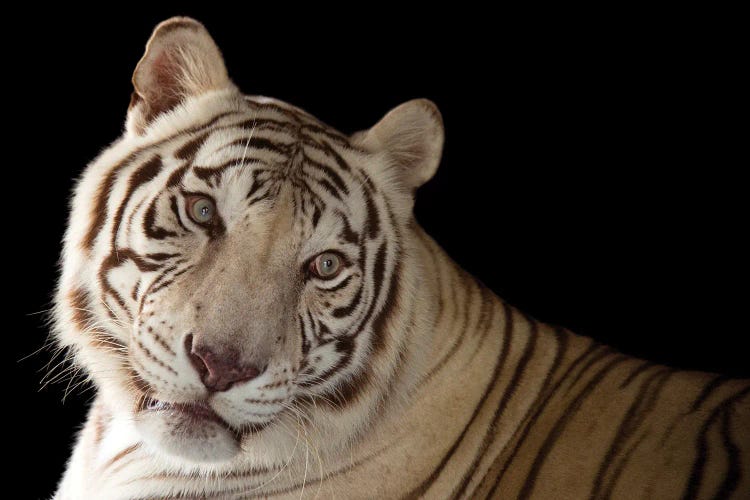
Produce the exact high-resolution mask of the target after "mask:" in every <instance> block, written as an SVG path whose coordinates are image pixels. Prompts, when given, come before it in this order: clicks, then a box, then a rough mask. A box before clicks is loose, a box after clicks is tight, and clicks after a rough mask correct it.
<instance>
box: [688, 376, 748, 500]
mask: <svg viewBox="0 0 750 500" xmlns="http://www.w3.org/2000/svg"><path fill="white" fill-rule="evenodd" d="M748 394H750V386H748V387H745V389H743V390H742V391H740V392H738V393H737V394H735V395H733V396H730V397H728V398H726V399H725V400H724V401H722V402H721V404H719V405H717V406H716V407H715V408H714V410H713V411H712V412H711V414H710V415H709V416H708V418H707V419H706V421H705V422H704V423H703V425H702V426H701V430H700V433H699V434H698V439H697V441H696V444H695V455H696V456H695V461H694V462H693V467H692V469H691V471H690V477H689V478H688V481H687V485H686V486H685V493H684V494H683V496H682V498H683V500H692V499H695V498H698V493H699V492H700V489H701V484H702V483H703V472H704V469H705V467H706V460H707V458H708V454H707V450H706V449H707V447H708V445H707V441H708V438H707V435H708V431H709V429H710V428H711V425H712V424H713V422H714V420H715V419H716V418H718V417H719V416H720V415H722V414H723V412H724V411H725V410H727V409H728V408H729V407H730V406H731V405H733V404H734V403H735V402H736V401H739V400H740V399H742V398H743V397H745V396H746V395H748ZM725 446H726V445H725ZM730 453H731V452H730ZM724 482H726V478H725V480H724ZM724 482H722V486H721V487H720V488H725V487H726V488H730V487H734V485H732V484H731V483H732V482H733V480H730V483H728V484H727V485H725V484H724ZM715 498H721V497H715Z"/></svg>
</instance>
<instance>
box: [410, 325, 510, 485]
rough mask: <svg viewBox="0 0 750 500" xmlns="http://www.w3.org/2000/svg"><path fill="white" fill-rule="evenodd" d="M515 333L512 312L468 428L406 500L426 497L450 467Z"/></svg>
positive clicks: (487, 395) (506, 355) (493, 384)
mask: <svg viewBox="0 0 750 500" xmlns="http://www.w3.org/2000/svg"><path fill="white" fill-rule="evenodd" d="M513 332H514V324H513V314H512V310H511V314H510V315H507V316H506V317H505V326H504V331H503V346H502V349H501V351H500V356H499V357H498V358H497V362H496V363H495V367H494V368H493V370H492V376H491V377H490V379H489V381H488V382H487V385H486V386H485V388H484V392H483V393H482V397H481V398H479V401H478V402H477V404H476V406H475V407H474V411H473V412H472V414H471V418H469V421H468V422H467V423H466V426H464V429H463V430H462V431H461V434H460V435H459V436H458V438H457V439H456V440H455V441H454V442H453V445H452V446H451V447H450V448H449V449H448V451H447V452H446V454H445V455H443V458H442V459H441V460H440V462H439V463H438V465H437V467H435V469H434V470H433V471H432V474H430V475H429V477H428V478H427V479H425V480H424V481H422V482H421V483H420V484H419V486H417V487H416V488H414V489H413V490H411V491H410V492H409V493H407V494H406V495H405V496H404V498H418V497H421V496H422V495H424V494H425V493H426V492H427V490H429V489H430V487H431V486H432V484H433V483H434V482H435V481H436V480H437V479H438V477H439V476H440V473H441V472H442V471H443V469H444V468H445V466H446V465H448V462H449V461H450V459H451V457H453V454H454V453H455V452H456V450H457V449H458V447H459V446H460V445H461V443H462V442H463V440H464V437H466V434H467V433H468V432H469V429H471V427H472V425H473V424H474V421H475V420H476V419H477V416H478V415H479V412H480V411H481V409H482V407H483V406H484V403H485V402H486V401H487V398H488V397H489V395H490V393H491V392H492V390H493V389H495V387H496V386H497V381H498V380H499V379H500V373H501V371H502V368H503V366H504V365H505V361H506V359H507V357H508V351H509V350H510V343H511V338H512V337H513Z"/></svg>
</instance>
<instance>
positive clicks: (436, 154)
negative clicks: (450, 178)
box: [352, 99, 445, 190]
mask: <svg viewBox="0 0 750 500" xmlns="http://www.w3.org/2000/svg"><path fill="white" fill-rule="evenodd" d="M444 135H445V134H444V129H443V119H442V117H441V115H440V111H438V108H437V106H435V104H434V103H433V102H432V101H430V100H428V99H414V100H412V101H408V102H405V103H403V104H401V105H400V106H397V107H395V108H394V109H392V110H391V111H389V112H388V114H386V115H385V116H384V117H383V118H382V119H381V120H380V121H379V122H378V123H377V124H375V126H374V127H372V128H370V129H369V130H366V131H364V132H359V133H357V134H355V135H354V136H353V137H352V140H353V141H354V142H356V143H358V145H359V146H361V147H364V148H365V149H367V150H369V151H371V152H385V153H386V154H387V155H388V156H389V157H390V159H391V161H392V163H393V167H394V168H396V169H397V175H398V177H399V178H400V179H401V181H402V183H403V184H404V186H405V187H406V188H408V189H411V190H415V189H416V188H418V187H419V186H421V185H422V184H424V183H425V182H427V181H428V180H430V179H431V178H432V176H433V175H435V172H436V171H437V168H438V165H439V164H440V158H441V155H442V152H443V141H444Z"/></svg>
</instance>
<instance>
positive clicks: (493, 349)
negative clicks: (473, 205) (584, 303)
mask: <svg viewBox="0 0 750 500" xmlns="http://www.w3.org/2000/svg"><path fill="white" fill-rule="evenodd" d="M301 84H303V83H301ZM133 86H134V91H133V96H132V100H131V103H130V107H129V109H128V112H127V118H126V123H125V130H124V133H123V135H122V137H121V138H120V139H118V140H117V141H116V142H114V143H113V144H112V145H111V146H110V147H108V148H107V149H106V150H104V151H103V152H102V153H101V154H100V156H99V157H98V158H97V159H96V160H95V161H93V162H92V163H91V164H90V165H89V166H88V167H87V168H86V169H85V171H84V173H83V175H82V177H81V179H80V180H79V182H78V184H77V186H76V188H75V193H74V196H73V203H72V210H71V214H70V219H69V225H68V230H67V233H66V236H65V241H64V249H63V259H62V262H63V266H62V272H61V277H60V281H59V286H58V290H57V295H56V310H55V316H56V325H55V333H56V338H57V340H58V342H59V344H60V345H61V346H64V347H66V348H67V349H69V351H70V352H71V353H72V354H73V358H74V362H75V363H76V364H77V365H79V366H80V367H82V368H83V369H85V371H86V372H87V374H88V375H89V377H90V379H91V381H92V383H93V384H94V386H95V387H96V391H97V393H96V394H97V395H96V398H95V400H94V401H93V403H92V405H91V408H90V412H89V415H88V419H87V421H86V424H85V426H84V428H83V430H82V431H81V432H80V434H79V436H78V439H77V443H76V445H75V448H74V450H73V454H72V456H71V459H70V461H69V462H68V466H67V470H66V472H65V475H64V476H63V479H62V480H61V482H60V485H59V488H58V491H57V493H56V495H55V498H57V499H61V500H62V499H89V498H91V499H102V498H107V499H132V498H138V499H156V498H212V499H218V498H221V499H224V498H243V499H244V498H256V497H258V498H284V497H289V498H303V497H318V496H322V497H324V498H401V497H408V498H417V497H425V498H495V497H497V498H595V499H596V498H641V497H651V498H660V499H666V498H709V497H714V496H719V497H722V498H742V497H744V498H747V492H748V491H750V473H749V472H748V469H749V468H750V429H748V427H749V426H748V422H750V383H748V381H742V380H731V379H728V378H724V377H719V376H715V375H710V374H703V373H697V372H686V371H678V370H675V369H672V368H668V367H664V366H660V365H656V364H653V363H649V362H646V361H642V360H638V359H634V358H630V357H627V356H624V355H622V354H619V353H617V352H615V351H614V350H612V349H609V348H607V347H606V346H602V345H600V344H597V343H596V342H594V341H592V340H590V339H586V338H583V337H580V336H577V335H575V334H573V333H570V332H568V331H566V330H564V329H561V328H554V327H551V326H548V325H545V324H542V323H539V322H537V321H535V320H533V319H531V318H529V317H528V316H525V315H524V314H522V313H521V312H519V311H517V310H515V309H514V308H513V307H511V306H510V305H508V304H507V303H505V302H503V301H502V300H501V299H499V298H498V297H497V296H495V295H494V294H493V293H492V292H491V291H490V290H488V289H487V288H486V287H484V286H483V285H482V284H481V283H480V282H479V281H477V280H476V279H474V278H472V277H471V276H470V275H468V274H467V273H466V272H464V271H463V270H461V269H460V268H459V267H458V266H457V265H456V264H455V263H454V262H453V261H451V260H450V258H449V257H448V256H447V255H446V254H445V253H444V252H443V250H442V249H441V248H440V247H439V246H438V245H437V244H436V243H435V242H434V241H433V240H432V239H431V238H430V237H429V236H428V235H427V234H426V233H425V232H424V231H423V230H422V229H421V228H420V226H419V225H418V223H417V222H416V220H415V219H414V216H413V214H412V209H413V204H414V195H415V192H416V190H417V188H418V187H419V186H421V185H422V184H424V183H425V182H427V181H428V180H429V179H430V178H431V177H432V176H433V175H434V173H435V171H436V169H437V167H438V164H439V161H440V156H441V152H442V146H443V123H442V120H441V117H440V113H439V112H438V110H437V108H436V106H435V105H434V104H433V103H431V102H430V101H427V100H414V101H410V102H407V103H405V104H402V105H400V106H398V107H396V108H395V109H393V110H392V111H390V112H389V113H388V114H386V115H385V116H384V117H383V118H382V120H380V121H379V122H378V123H377V124H375V125H374V126H373V127H371V128H370V129H367V130H365V131H362V132H357V133H354V134H343V133H341V132H339V131H337V130H335V129H333V128H331V127H329V126H327V125H325V124H324V123H322V122H320V121H319V120H317V119H316V118H315V117H313V116H311V115H310V114H308V113H306V112H305V111H303V110H301V109H299V108H296V107H294V106H292V105H290V104H286V103H284V102H281V101H278V100H275V99H270V98H265V97H258V96H249V95H244V94H242V93H241V92H240V91H239V90H238V89H237V87H235V85H234V84H233V83H232V82H231V80H230V79H229V77H228V74H227V70H226V68H225V66H224V62H223V59H222V56H221V53H220V52H219V49H218V48H217V46H216V44H215V43H214V41H213V40H212V38H211V37H210V35H209V34H208V32H207V31H206V29H205V28H204V27H203V25H201V24H200V23H199V22H197V21H195V20H192V19H189V18H172V19H169V20H167V21H165V22H163V23H161V24H160V25H158V26H157V27H156V29H155V31H154V33H153V35H152V37H151V39H150V40H149V41H148V44H147V46H146V51H145V54H144V56H143V58H142V59H141V61H140V62H139V63H138V65H137V67H136V68H135V72H134V74H133ZM466 168H473V167H471V166H466Z"/></svg>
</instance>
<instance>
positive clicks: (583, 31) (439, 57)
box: [2, 7, 750, 498]
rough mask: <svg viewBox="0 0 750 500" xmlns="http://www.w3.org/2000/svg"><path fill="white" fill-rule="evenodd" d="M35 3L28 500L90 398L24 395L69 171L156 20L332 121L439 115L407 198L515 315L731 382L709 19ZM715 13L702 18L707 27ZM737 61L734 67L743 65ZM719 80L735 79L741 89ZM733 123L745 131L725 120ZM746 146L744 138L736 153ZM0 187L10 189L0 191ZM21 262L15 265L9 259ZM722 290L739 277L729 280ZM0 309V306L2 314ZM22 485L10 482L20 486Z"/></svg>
mask: <svg viewBox="0 0 750 500" xmlns="http://www.w3.org/2000/svg"><path fill="white" fill-rule="evenodd" d="M207 10H209V11H208V12H203V11H199V10H194V9H193V10H190V9H182V10H165V11H164V12H158V11H154V10H153V8H151V9H150V10H149V12H148V13H145V12H138V11H137V10H128V11H125V10H123V11H121V12H114V13H112V12H110V13H104V12H95V11H93V12H92V11H90V10H89V11H87V12H86V13H85V15H84V14H83V13H80V12H75V11H62V10H61V11H59V12H58V11H49V10H45V11H44V13H34V15H33V16H32V15H28V16H25V17H24V15H22V14H19V15H18V17H17V18H15V19H8V20H7V21H6V22H9V23H18V25H19V26H22V27H24V33H25V35H23V36H21V37H16V38H14V39H13V40H12V41H11V42H8V43H6V46H7V47H9V48H8V50H7V53H6V54H5V59H4V64H5V65H6V68H7V71H6V73H5V83H4V85H5V86H6V91H5V92H4V95H5V104H6V109H10V116H6V117H5V120H6V125H7V124H8V123H10V124H12V126H13V130H14V131H17V133H14V134H12V135H11V141H10V142H6V143H5V149H6V151H7V150H8V149H11V150H13V151H14V152H15V153H14V156H11V157H10V159H8V158H9V157H8V156H5V159H6V161H7V162H8V163H7V164H6V165H5V171H6V174H7V175H10V178H9V179H8V177H6V183H7V184H6V186H5V190H4V192H5V195H6V196H7V198H6V199H5V203H3V204H2V206H3V208H4V209H5V215H6V221H10V222H11V228H12V230H11V231H10V232H9V234H10V233H11V232H12V236H10V237H9V236H5V237H6V238H9V239H6V240H4V242H5V244H4V245H3V250H4V252H6V253H7V256H6V258H5V262H6V263H9V264H8V266H7V268H6V274H5V285H6V291H11V292H12V293H10V294H9V302H8V305H7V307H9V315H10V318H11V321H12V327H11V328H9V329H6V331H5V332H4V333H5V338H6V339H10V345H8V344H6V346H5V349H6V353H7V354H9V361H8V366H9V367H10V370H11V375H10V378H6V381H7V384H8V385H11V386H12V387H13V389H14V392H15V395H14V398H13V399H7V400H6V401H5V405H6V407H5V408H6V412H7V413H8V414H10V415H12V416H13V417H14V419H15V421H16V422H15V423H16V426H15V427H14V428H13V429H15V430H14V431H13V432H12V434H14V435H13V436H11V437H12V438H13V439H12V440H11V443H12V445H11V446H13V447H14V455H13V456H15V457H18V460H17V462H16V465H17V466H18V468H19V471H25V472H24V473H28V471H30V470H31V471H34V472H33V473H34V475H35V477H36V479H35V480H33V481H31V482H26V483H25V485H26V486H27V487H28V488H29V491H28V498H43V497H45V496H48V495H49V494H50V493H51V492H52V490H53V488H54V484H55V482H56V481H57V479H58V478H59V476H60V474H61V473H62V470H63V464H64V460H65V459H66V457H67V456H68V454H69V446H70V444H71V443H72V439H73V436H72V435H73V432H74V429H76V428H77V427H78V425H79V424H80V423H81V422H82V420H83V417H84V410H85V406H86V404H87V402H88V401H89V400H90V398H91V395H92V391H87V392H85V393H81V391H80V390H79V391H77V392H76V393H75V394H74V395H72V396H70V397H69V398H68V400H67V401H66V402H65V404H62V403H61V399H62V395H63V392H64V390H65V384H58V385H52V386H50V387H47V388H45V389H43V390H41V391H39V381H40V379H41V378H42V375H43V373H44V365H45V364H46V363H47V362H48V361H49V359H50V356H51V354H50V351H42V352H40V353H39V354H36V355H32V356H30V357H28V358H27V359H25V360H23V361H20V362H19V360H20V359H21V358H24V357H25V356H27V355H29V354H31V353H33V352H34V351H36V350H37V349H38V348H39V347H40V346H42V344H43V343H44V342H45V338H46V335H47V328H46V327H45V325H44V315H43V314H36V313H38V312H40V311H44V310H46V309H47V308H48V307H49V304H50V303H49V299H50V296H51V293H52V290H53V287H54V283H55V276H56V262H57V258H58V254H59V247H60V245H59V242H60V239H61V237H62V234H63V230H64V224H65V219H66V210H67V208H66V207H67V200H68V195H69V192H70V190H71V188H72V186H73V182H74V179H75V178H76V176H77V175H78V174H79V173H80V172H81V170H82V169H83V167H84V166H85V165H86V163H87V162H89V161H90V160H92V159H93V158H94V157H95V156H96V154H97V153H98V152H99V151H100V150H101V149H102V148H104V147H105V146H106V145H107V144H108V143H110V142H111V141H112V140H114V139H115V138H116V137H117V136H118V135H119V133H120V131H121V128H122V123H123V121H124V115H125V110H126V107H127V104H128V101H129V96H130V91H131V87H130V76H131V74H132V70H133V68H134V67H135V64H136V63H137V61H138V59H139V58H140V56H141V54H142V51H143V47H144V44H145V42H146V40H147V38H148V36H149V34H150V32H151V30H152V28H153V26H154V25H155V24H156V23H157V22H158V21H160V20H162V19H164V18H166V17H169V16H171V15H174V14H177V13H186V14H189V15H192V16H194V17H196V18H198V19H199V20H201V21H203V22H204V23H205V24H206V26H207V27H208V29H209V31H210V32H211V33H212V34H213V35H214V37H215V39H216V41H217V43H218V44H219V46H220V47H221V49H222V50H223V52H224V55H225V59H226V63H227V67H228V68H229V72H230V76H231V77H232V78H233V79H234V80H235V82H236V83H237V84H238V85H239V86H240V87H241V88H242V89H243V90H244V91H245V92H247V93H253V94H265V95H270V96H274V97H277V98H280V99H283V100H285V101H289V102H291V103H293V104H296V105H298V106H300V107H302V108H304V109H306V110H308V111H309V112H311V113H313V114H314V115H316V116H318V117H319V118H320V119H322V120H323V121H325V122H328V123H329V124H330V125H333V126H334V127H336V128H339V129H340V130H343V131H347V132H350V131H355V130H359V129H363V128H367V127H369V126H370V125H372V124H374V123H375V122H376V121H377V120H378V119H379V118H380V117H381V116H382V115H383V114H384V113H385V112H386V111H388V110H389V109H390V108H392V107H394V106H396V105H398V104H399V103H401V102H403V101H406V100H408V99H412V98H415V97H427V98H429V99H432V100H433V101H434V102H435V103H437V105H438V106H439V108H440V109H441V111H442V113H443V117H444V120H445V125H446V138H447V139H446V146H445V154H444V159H443V162H442V165H441V168H440V170H439V171H438V173H437V175H436V177H435V178H434V179H433V180H432V181H431V182H430V183H429V184H427V185H426V186H424V187H423V188H422V189H421V190H420V192H419V195H418V201H417V205H416V213H417V217H418V219H419V220H420V222H421V223H422V224H423V225H424V227H425V228H426V229H427V231H428V232H429V233H431V234H432V235H433V236H434V237H435V238H436V239H437V240H438V242H439V243H441V244H442V245H443V247H444V248H445V249H446V250H447V251H448V253H450V254H451V255H452V256H453V257H454V258H455V259H456V260H457V261H458V262H459V263H460V264H461V265H463V266H464V267H465V268H467V269H468V270H469V271H471V272H472V273H474V274H475V275H476V276H478V277H479V278H480V279H482V280H483V281H484V282H485V283H486V284H487V285H489V286H490V288H492V289H493V290H495V291H496V292H497V293H498V294H499V295H500V296H502V297H504V298H505V299H507V300H508V301H509V302H510V303H511V304H514V305H516V306H517V307H519V308H520V309H522V310H524V311H525V312H527V313H529V314H531V315H532V316H535V317H536V318H538V319H541V320H544V321H547V322H551V323H555V324H559V325H563V326H566V327H568V328H570V329H572V330H573V331H576V332H578V333H580V334H583V335H587V336H591V337H594V338H596V339H598V340H600V341H602V342H605V343H609V344H612V345H614V346H616V347H617V348H619V349H621V350H622V351H625V352H627V353H629V354H632V355H636V356H640V357H645V358H649V359H653V360H655V361H659V362H662V363H668V364H672V365H675V366H678V367H683V368H689V369H699V370H709V371H718V372H726V373H729V374H732V375H736V376H750V366H749V365H748V362H747V351H746V350H745V349H744V344H743V340H744V338H745V337H746V336H747V333H748V332H747V327H746V323H745V321H744V312H745V310H746V305H745V303H744V299H745V297H746V296H747V293H746V291H745V287H746V280H745V269H744V266H745V257H746V256H747V255H748V252H747V250H748V248H747V243H746V242H745V241H744V237H745V236H746V234H745V233H746V232H747V218H746V213H747V203H746V200H747V198H746V194H745V189H744V186H745V185H746V181H742V180H741V178H742V177H741V173H742V172H741V169H747V154H746V150H745V151H742V154H741V155H739V156H737V151H736V150H737V149H738V148H739V146H740V140H742V144H743V145H744V146H746V142H747V137H746V135H744V136H740V134H739V132H738V131H739V127H735V126H734V124H733V122H734V120H736V119H737V118H741V119H742V121H743V123H745V126H746V123H747V115H746V114H744V115H742V114H740V113H739V111H737V109H738V106H737V102H738V101H739V100H740V95H741V94H740V91H739V89H738V88H737V87H736V85H737V84H738V80H737V75H736V73H735V66H736V63H735V62H734V61H733V60H732V58H731V57H730V55H729V53H728V50H726V49H730V48H731V46H732V44H733V43H734V41H733V40H732V33H731V32H728V31H724V30H721V29H719V30H717V31H710V32H709V29H711V30H712V29H713V28H716V27H717V26H716V24H715V22H714V20H712V19H710V18H709V17H701V16H698V17H697V18H693V19H691V22H690V23H687V22H683V19H682V17H681V15H682V13H679V12H671V13H669V14H668V15H661V14H657V13H654V12H647V11H645V12H592V11H586V12H583V11H581V12H577V11H569V10H565V11H549V10H546V11H542V10H539V9H536V8H530V10H529V11H528V12H517V11H504V12H497V13H494V14H488V13H483V12H478V11H477V12H471V13H465V14H462V13H456V12H451V13H450V14H449V15H447V16H445V17H443V18H439V17H440V16H438V14H440V13H437V12H430V13H429V14H424V13H423V14H421V15H419V16H415V17H409V16H406V15H405V14H404V13H402V12H374V11H373V12H368V13H366V14H361V15H360V14H355V13H349V16H350V17H349V18H348V19H345V20H340V19H338V18H337V15H334V14H333V13H328V12H325V11H324V10H318V11H314V12H309V13H302V12H299V13H295V14H294V15H292V13H291V12H287V13H285V14H284V15H281V14H279V13H270V12H264V11H262V10H259V9H257V8H252V9H251V8H248V9H246V10H237V7H233V8H232V10H231V11H226V10H225V11H222V12H223V13H222V14H217V13H216V11H218V10H219V9H207ZM719 28H720V26H719ZM743 60H744V59H743ZM742 95H743V96H744V95H745V92H744V91H743V93H742ZM745 132H746V130H745ZM745 149H746V148H745ZM11 200H13V201H11ZM19 273H20V274H19ZM732 285H739V287H738V288H734V287H732ZM7 314H8V313H6V315H7ZM26 486H25V487H26Z"/></svg>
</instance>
